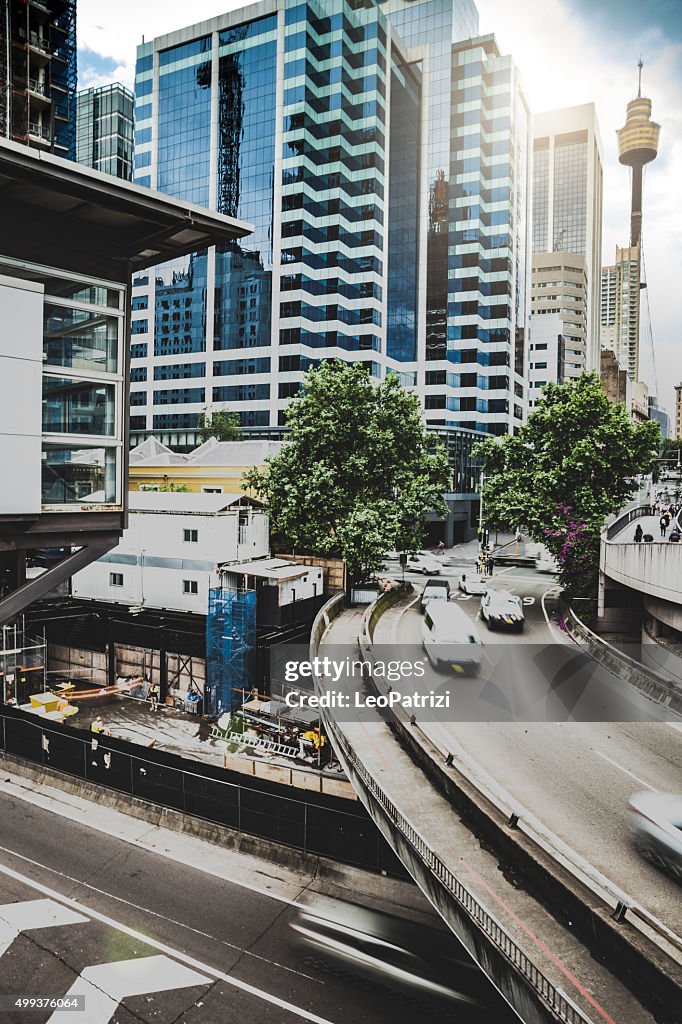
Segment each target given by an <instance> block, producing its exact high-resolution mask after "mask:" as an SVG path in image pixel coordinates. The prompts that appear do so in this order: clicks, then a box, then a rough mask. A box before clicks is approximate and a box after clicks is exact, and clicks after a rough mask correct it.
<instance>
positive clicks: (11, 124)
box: [0, 0, 76, 160]
mask: <svg viewBox="0 0 682 1024" xmlns="http://www.w3.org/2000/svg"><path fill="white" fill-rule="evenodd" d="M75 100H76V0H5V4H4V12H3V14H2V15H0V135H2V136H4V137H5V138H8V139H12V140H13V141H14V142H23V143H25V144H26V145H29V146H33V147H35V148H37V149H43V150H46V151H50V152H53V153H54V154H55V155H56V156H62V157H67V158H68V159H71V160H74V159H75V157H76V102H75Z"/></svg>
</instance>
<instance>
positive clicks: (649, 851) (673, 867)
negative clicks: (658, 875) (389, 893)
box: [630, 792, 682, 882]
mask: <svg viewBox="0 0 682 1024" xmlns="http://www.w3.org/2000/svg"><path fill="white" fill-rule="evenodd" d="M630 812H631V821H632V825H633V828H634V842H635V846H636V847H637V849H638V850H639V852H640V853H641V854H642V856H643V857H646V859H647V860H648V861H651V863H652V864H655V865H656V867H658V868H662V870H663V871H666V872H667V873H668V874H670V875H672V876H673V878H676V879H677V880H678V882H682V796H681V795H680V794H678V793H649V792H646V793H635V794H634V796H632V797H631V798H630Z"/></svg>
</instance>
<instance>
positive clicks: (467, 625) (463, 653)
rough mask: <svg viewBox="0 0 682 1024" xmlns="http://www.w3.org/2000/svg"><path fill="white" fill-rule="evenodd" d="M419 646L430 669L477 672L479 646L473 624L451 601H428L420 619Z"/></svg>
mask: <svg viewBox="0 0 682 1024" xmlns="http://www.w3.org/2000/svg"><path fill="white" fill-rule="evenodd" d="M422 645H423V647H424V650H425V651H426V654H427V657H428V659H429V661H430V662H431V664H432V665H433V667H434V668H436V669H437V668H439V667H440V666H448V667H449V668H452V669H453V670H454V671H455V672H460V673H466V674H468V675H478V672H479V670H480V667H481V661H482V659H483V645H482V644H481V638H480V636H479V635H478V630H477V629H476V626H475V625H474V623H473V622H472V621H471V619H470V618H469V616H468V615H467V614H466V613H465V612H464V611H463V610H462V609H461V608H458V607H457V605H455V604H450V603H446V602H445V601H431V602H430V603H429V606H428V607H427V609H426V612H425V613H424V621H423V622H422Z"/></svg>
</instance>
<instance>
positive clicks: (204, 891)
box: [0, 785, 506, 1024]
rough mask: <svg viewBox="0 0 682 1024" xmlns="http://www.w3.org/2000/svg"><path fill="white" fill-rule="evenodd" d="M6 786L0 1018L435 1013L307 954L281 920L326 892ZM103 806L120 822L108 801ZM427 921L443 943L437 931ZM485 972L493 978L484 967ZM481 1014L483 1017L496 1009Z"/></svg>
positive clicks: (221, 1018) (163, 1021)
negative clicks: (71, 1004) (271, 878)
mask: <svg viewBox="0 0 682 1024" xmlns="http://www.w3.org/2000/svg"><path fill="white" fill-rule="evenodd" d="M7 789H8V787H7V786H5V785H3V790H2V791H0V816H1V817H2V821H3V829H2V838H1V839H0V960H1V965H0V966H1V968H2V970H1V971H0V1009H2V1010H3V1013H2V1021H3V1024H29V1022H30V1024H43V1022H46V1021H49V1022H50V1024H73V1022H76V1024H77V1021H78V1020H82V1021H84V1022H87V1024H107V1022H109V1021H115V1022H116V1024H133V1022H141V1021H142V1022H149V1024H151V1022H154V1024H159V1022H160V1024H175V1022H178V1024H180V1022H183V1024H232V1022H234V1024H237V1022H238V1024H295V1022H296V1021H299V1022H300V1021H311V1022H319V1024H370V1022H371V1024H389V1022H390V1024H408V1022H414V1020H415V1015H416V1014H417V1015H418V1018H419V1020H420V1021H423V1022H424V1024H431V1022H432V1021H435V1020H436V1018H435V1016H433V1015H432V1014H430V1013H429V1012H427V1010H426V1008H425V1007H424V1006H423V1005H421V1006H420V1005H419V1004H418V1003H417V1002H415V1001H410V1000H409V999H405V998H402V999H396V998H392V997H391V994H390V993H389V992H387V990H385V989H381V988H377V987H365V986H364V985H363V984H360V983H358V982H357V981H355V980H353V979H350V980H348V979H344V978H343V977H339V976H336V975H334V974H333V973H329V972H328V971H321V970H319V969H318V968H317V967H311V966H309V965H307V964H306V963H305V962H304V960H303V959H302V954H301V953H300V952H299V951H298V950H297V949H296V947H295V946H294V944H293V942H292V932H291V929H290V928H289V925H290V923H291V921H292V920H293V919H294V917H295V916H296V914H297V913H298V909H297V908H298V907H299V906H301V905H305V906H307V907H311V906H312V907H314V908H316V909H317V910H318V911H319V912H320V913H322V914H325V913H326V914H328V913H330V912H333V911H330V907H331V908H333V907H334V905H335V904H334V900H332V899H330V898H329V897H326V896H323V895H320V894H319V893H311V892H306V891H305V888H304V887H302V890H301V891H300V892H298V893H296V895H295V898H294V899H293V900H292V899H291V898H289V899H287V898H285V897H283V896H282V895H281V894H279V893H276V892H274V891H273V892H272V894H270V893H269V892H266V891H264V890H265V889H266V888H270V883H269V882H268V874H267V870H266V868H267V866H265V867H264V868H263V872H262V875H260V877H259V875H258V872H257V871H256V872H254V871H253V870H252V871H251V873H250V874H243V875H237V876H236V877H235V878H234V881H232V880H229V879H227V878H226V877H225V876H221V877H216V876H215V875H214V874H210V873H208V872H209V867H208V865H207V867H206V870H205V871H204V870H200V868H199V867H198V866H197V867H195V868H192V867H188V866H187V865H186V863H179V862H176V861H174V860H173V859H169V857H168V855H167V854H166V855H164V856H162V855H161V853H156V852H155V851H154V850H152V849H148V848H142V847H141V846H138V845H131V841H127V842H126V841H124V840H123V839H119V838H116V837H115V835H110V834H106V833H105V832H103V831H102V830H101V826H100V829H99V830H97V829H94V828H89V827H87V826H86V825H84V824H83V823H82V822H81V821H78V820H71V819H70V818H69V817H68V816H64V815H63V814H62V813H61V812H60V813H59V814H57V813H53V812H52V811H51V810H48V809H46V808H45V807H44V806H40V805H38V804H35V803H32V801H31V797H30V796H24V797H22V798H17V797H16V796H15V795H13V793H12V792H7ZM10 789H11V787H10ZM108 813H110V814H111V830H112V832H116V829H117V825H116V816H117V814H118V812H114V811H111V812H108ZM144 828H147V827H146V826H143V830H144ZM147 830H148V831H151V828H148V829H147ZM170 841H171V842H172V841H173V840H172V839H171V840H170ZM178 841H179V840H178ZM183 841H184V840H183ZM192 842H194V843H198V841H197V840H192ZM202 845H203V846H206V844H202ZM208 849H209V850H211V851H212V853H211V856H213V857H215V855H216V853H215V847H209V848H208ZM198 856H201V854H199V855H198ZM231 856H232V857H233V858H234V857H235V856H238V855H236V854H232V855H231ZM208 859H210V858H209V857H208V856H207V861H208ZM432 934H433V935H434V936H435V938H436V941H438V942H440V941H441V940H442V942H443V943H444V944H446V943H448V942H450V943H451V942H453V940H452V938H451V936H449V934H447V933H445V932H444V931H442V930H440V931H439V932H437V933H436V932H434V933H432ZM481 983H482V984H485V986H486V988H487V989H490V987H489V985H488V983H487V981H485V980H484V979H482V976H481ZM72 986H73V990H72ZM76 990H78V991H83V992H85V998H86V1001H87V1004H86V1007H85V1013H84V1014H82V1016H81V1015H79V1014H78V1013H73V1012H67V1011H61V1012H55V1013H54V1014H53V1015H52V1016H51V1012H52V1011H51V1010H36V1011H29V1010H8V1008H7V997H9V996H12V997H13V998H16V997H18V996H45V997H64V996H66V995H68V994H69V993H70V992H72V991H76ZM490 991H491V993H492V990H491V989H490ZM491 999H493V1000H496V999H497V997H496V996H495V995H494V994H492V995H491ZM119 1003H120V1005H119ZM493 1005H495V1004H494V1003H493ZM491 1013H492V1017H491V1018H490V1024H493V1021H495V1022H497V1021H498V1019H499V1020H503V1019H505V1016H506V1015H500V1016H497V1014H498V1011H497V1010H492V1011H491ZM438 1019H439V1020H441V1021H442V1020H443V1019H444V1018H443V1017H440V1018H438ZM447 1019H450V1018H447ZM456 1019H457V1020H458V1021H459V1022H461V1024H465V1022H466V1021H468V1020H469V1018H468V1017H467V1016H466V1015H461V1014H460V1015H458V1016H457V1018H456Z"/></svg>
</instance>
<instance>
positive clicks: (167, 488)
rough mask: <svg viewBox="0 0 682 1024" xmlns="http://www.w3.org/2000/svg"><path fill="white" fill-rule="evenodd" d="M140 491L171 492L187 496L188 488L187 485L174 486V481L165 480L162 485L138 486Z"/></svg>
mask: <svg viewBox="0 0 682 1024" xmlns="http://www.w3.org/2000/svg"><path fill="white" fill-rule="evenodd" d="M140 490H141V491H157V492H158V491H161V492H165V493H169V492H172V493H173V494H187V492H188V491H189V487H188V486H187V484H176V483H175V481H174V480H167V481H166V482H165V483H162V484H140Z"/></svg>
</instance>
